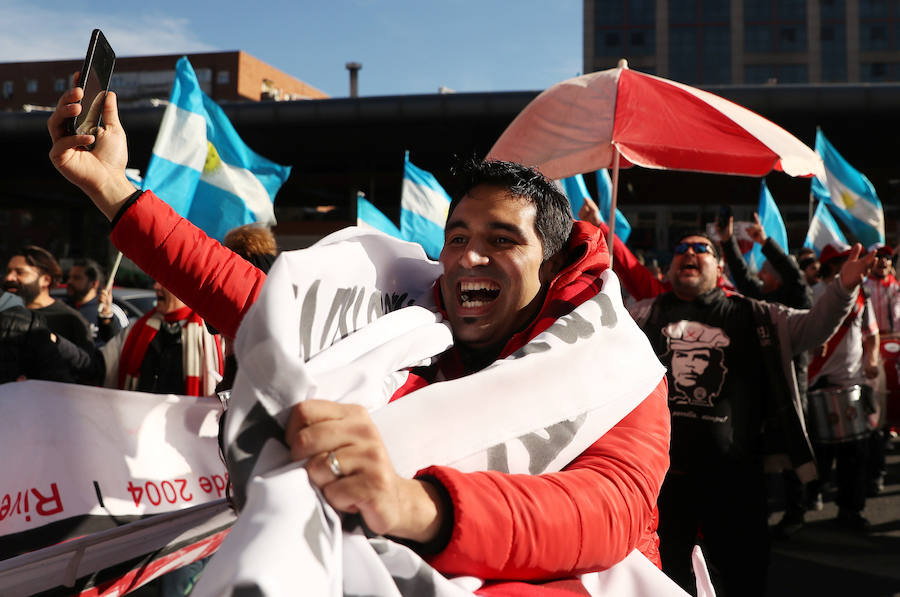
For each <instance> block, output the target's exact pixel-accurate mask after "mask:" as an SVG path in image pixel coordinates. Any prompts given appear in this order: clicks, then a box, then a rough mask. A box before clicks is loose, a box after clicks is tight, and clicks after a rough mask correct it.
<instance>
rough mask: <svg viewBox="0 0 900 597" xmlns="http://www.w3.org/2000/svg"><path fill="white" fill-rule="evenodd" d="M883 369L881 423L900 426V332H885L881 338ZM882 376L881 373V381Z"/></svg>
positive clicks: (880, 388)
mask: <svg viewBox="0 0 900 597" xmlns="http://www.w3.org/2000/svg"><path fill="white" fill-rule="evenodd" d="M880 344H881V347H880V352H881V369H882V371H883V372H884V376H883V379H884V381H883V382H882V383H881V384H879V387H878V389H879V390H881V395H880V396H878V398H879V404H880V405H881V406H882V407H883V409H884V414H883V416H882V417H881V421H880V422H881V424H887V425H888V426H892V427H898V426H900V334H883V335H882V336H881V338H880ZM881 379H882V376H881V375H879V381H881Z"/></svg>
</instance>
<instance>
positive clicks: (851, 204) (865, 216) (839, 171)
mask: <svg viewBox="0 0 900 597" xmlns="http://www.w3.org/2000/svg"><path fill="white" fill-rule="evenodd" d="M816 152H818V154H819V155H820V156H822V161H823V162H824V163H825V179H824V180H822V179H820V178H818V177H815V178H813V180H812V188H811V190H812V194H813V195H815V197H816V198H817V199H819V200H820V201H824V202H826V203H829V204H830V205H832V206H833V207H834V208H835V209H834V215H836V216H837V217H838V218H840V220H841V221H842V222H844V224H846V225H847V228H848V229H849V230H850V232H852V233H853V234H854V235H855V236H856V238H857V239H858V240H859V242H861V243H862V244H863V246H864V247H868V246H869V245H872V244H874V243H883V242H884V209H883V208H882V206H881V201H880V200H879V199H878V195H877V194H876V193H875V187H873V186H872V183H871V182H869V179H868V178H866V177H865V175H864V174H863V173H861V172H859V171H858V170H856V169H855V168H854V167H853V166H851V165H850V164H849V163H847V160H845V159H844V158H843V156H841V154H839V153H838V152H837V150H836V149H835V148H834V147H833V146H832V145H831V143H829V142H828V139H826V138H825V135H824V134H823V133H822V131H821V130H817V131H816Z"/></svg>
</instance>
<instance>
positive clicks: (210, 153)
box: [203, 139, 222, 174]
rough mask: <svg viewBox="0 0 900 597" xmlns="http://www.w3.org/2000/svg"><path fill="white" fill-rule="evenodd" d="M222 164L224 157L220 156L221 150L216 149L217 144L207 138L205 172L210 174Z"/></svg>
mask: <svg viewBox="0 0 900 597" xmlns="http://www.w3.org/2000/svg"><path fill="white" fill-rule="evenodd" d="M221 165H222V158H220V157H219V152H218V151H216V146H215V145H213V144H212V142H211V141H209V140H208V139H207V141H206V161H205V162H204V163H203V173H204V174H209V173H210V172H212V171H213V170H216V169H218V168H219V166H221Z"/></svg>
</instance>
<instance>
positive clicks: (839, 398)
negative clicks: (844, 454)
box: [807, 386, 872, 444]
mask: <svg viewBox="0 0 900 597" xmlns="http://www.w3.org/2000/svg"><path fill="white" fill-rule="evenodd" d="M807 396H808V398H809V416H808V418H807V430H808V431H809V439H811V440H812V441H813V442H814V443H818V444H839V443H841V442H848V441H852V440H855V439H860V438H863V437H866V436H867V435H868V434H869V433H871V431H872V427H871V425H870V422H869V417H868V413H867V412H866V408H865V407H864V405H863V401H862V400H861V399H860V398H861V392H860V386H850V387H849V388H837V387H831V388H822V389H820V390H813V391H811V392H809V393H808V395H807Z"/></svg>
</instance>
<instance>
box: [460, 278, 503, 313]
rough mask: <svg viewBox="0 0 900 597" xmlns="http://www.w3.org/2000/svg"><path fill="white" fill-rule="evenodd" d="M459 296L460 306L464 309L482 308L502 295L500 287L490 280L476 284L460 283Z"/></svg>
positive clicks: (476, 282)
mask: <svg viewBox="0 0 900 597" xmlns="http://www.w3.org/2000/svg"><path fill="white" fill-rule="evenodd" d="M457 288H458V291H457V295H458V296H459V304H460V305H461V306H462V307H463V308H470V309H471V308H475V307H482V306H484V305H486V304H488V303H490V302H491V301H493V300H494V299H496V298H497V296H499V294H500V285H499V284H497V283H496V282H492V281H490V280H478V281H475V282H460V283H459V285H458V287H457Z"/></svg>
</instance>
